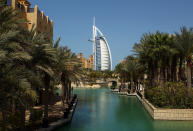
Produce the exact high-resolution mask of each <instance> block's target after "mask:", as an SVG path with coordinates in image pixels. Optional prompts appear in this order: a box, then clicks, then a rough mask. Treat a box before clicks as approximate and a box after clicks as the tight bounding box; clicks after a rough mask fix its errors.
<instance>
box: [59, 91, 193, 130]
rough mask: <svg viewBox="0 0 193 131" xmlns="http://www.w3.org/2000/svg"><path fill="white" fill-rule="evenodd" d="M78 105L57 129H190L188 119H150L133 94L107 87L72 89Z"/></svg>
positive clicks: (191, 127)
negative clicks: (66, 120)
mask: <svg viewBox="0 0 193 131" xmlns="http://www.w3.org/2000/svg"><path fill="white" fill-rule="evenodd" d="M74 93H76V94H77V95H78V100H79V101H78V104H77V107H76V111H75V113H74V116H73V119H72V122H71V123H70V124H68V125H64V126H63V127H61V128H60V129H58V131H193V122H192V121H154V120H152V118H151V117H150V116H149V114H148V113H147V112H146V111H145V109H144V108H143V106H142V105H141V103H140V102H139V100H138V99H137V98H136V97H135V96H119V95H117V94H113V93H111V92H110V90H109V89H106V88H101V89H83V88H78V89H74Z"/></svg>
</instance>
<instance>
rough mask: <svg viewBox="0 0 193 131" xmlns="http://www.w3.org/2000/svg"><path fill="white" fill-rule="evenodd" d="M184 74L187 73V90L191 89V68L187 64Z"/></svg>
mask: <svg viewBox="0 0 193 131" xmlns="http://www.w3.org/2000/svg"><path fill="white" fill-rule="evenodd" d="M186 73H187V86H188V88H189V89H191V87H192V82H191V78H192V77H191V67H190V65H189V63H188V62H187V64H186Z"/></svg>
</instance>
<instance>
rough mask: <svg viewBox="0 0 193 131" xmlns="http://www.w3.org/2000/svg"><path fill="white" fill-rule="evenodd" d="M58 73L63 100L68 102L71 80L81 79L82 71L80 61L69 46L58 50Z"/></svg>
mask: <svg viewBox="0 0 193 131" xmlns="http://www.w3.org/2000/svg"><path fill="white" fill-rule="evenodd" d="M57 58H58V61H59V63H58V74H60V79H61V83H62V100H63V104H64V103H65V100H66V101H67V103H68V102H69V99H70V94H71V93H70V92H71V82H76V81H78V80H80V78H81V74H82V71H81V69H80V67H81V65H80V61H79V59H78V58H77V57H76V55H75V54H74V53H72V52H71V50H70V49H68V48H67V47H59V48H58V50H57Z"/></svg>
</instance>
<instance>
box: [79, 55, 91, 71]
mask: <svg viewBox="0 0 193 131" xmlns="http://www.w3.org/2000/svg"><path fill="white" fill-rule="evenodd" d="M78 58H79V59H80V61H81V62H82V67H83V68H87V69H93V56H92V55H90V56H89V58H88V59H86V58H85V57H83V54H82V53H78Z"/></svg>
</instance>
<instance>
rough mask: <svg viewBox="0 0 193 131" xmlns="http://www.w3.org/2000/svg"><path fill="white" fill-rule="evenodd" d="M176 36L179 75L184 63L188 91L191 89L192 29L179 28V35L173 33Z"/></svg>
mask: <svg viewBox="0 0 193 131" xmlns="http://www.w3.org/2000/svg"><path fill="white" fill-rule="evenodd" d="M175 35H176V46H177V49H178V51H179V52H180V75H182V74H181V72H182V71H181V66H182V63H183V61H184V60H185V61H186V77H187V86H188V88H189V89H190V88H191V87H192V84H191V83H192V82H191V64H192V61H191V59H192V52H193V28H190V29H189V30H188V29H187V28H186V27H182V28H181V34H179V33H175Z"/></svg>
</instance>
